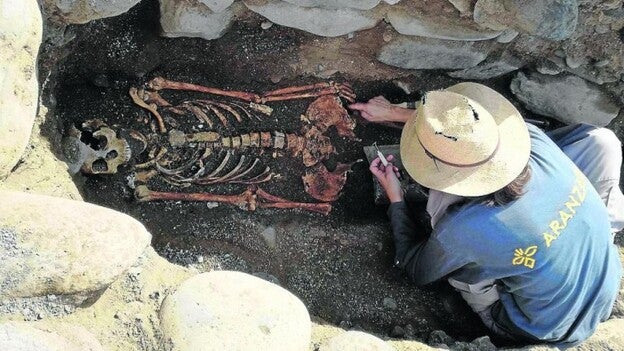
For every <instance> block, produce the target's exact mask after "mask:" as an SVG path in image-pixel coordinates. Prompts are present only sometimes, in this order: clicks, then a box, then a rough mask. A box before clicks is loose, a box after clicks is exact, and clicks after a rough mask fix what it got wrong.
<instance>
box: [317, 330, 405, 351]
mask: <svg viewBox="0 0 624 351" xmlns="http://www.w3.org/2000/svg"><path fill="white" fill-rule="evenodd" d="M359 350H367V351H396V349H395V348H394V347H392V346H391V345H390V344H388V343H386V342H385V341H383V340H381V339H379V338H377V337H375V336H373V335H370V334H367V333H363V332H360V331H348V332H346V333H343V334H340V335H337V336H335V337H333V338H331V339H329V340H328V341H327V342H326V343H325V344H323V345H321V347H320V348H319V351H359Z"/></svg>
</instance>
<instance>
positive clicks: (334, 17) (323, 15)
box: [245, 0, 380, 37]
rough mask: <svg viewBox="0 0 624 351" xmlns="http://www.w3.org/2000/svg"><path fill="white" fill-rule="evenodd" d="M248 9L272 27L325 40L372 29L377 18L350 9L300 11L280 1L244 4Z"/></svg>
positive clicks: (310, 9)
mask: <svg viewBox="0 0 624 351" xmlns="http://www.w3.org/2000/svg"><path fill="white" fill-rule="evenodd" d="M245 5H247V7H248V8H249V9H250V10H252V11H254V12H256V13H258V14H260V15H262V16H264V17H266V18H267V19H268V20H270V21H271V22H273V23H277V24H279V25H282V26H287V27H292V28H297V29H301V30H304V31H306V32H310V33H313V34H316V35H321V36H325V37H337V36H340V35H346V34H349V33H351V32H355V31H359V30H363V29H369V28H372V27H374V26H375V25H376V24H377V22H378V21H379V20H380V18H379V17H378V16H377V15H376V14H374V13H371V12H366V11H361V10H357V9H353V8H340V9H327V8H320V7H303V6H297V5H294V4H291V3H289V2H285V1H280V0H245Z"/></svg>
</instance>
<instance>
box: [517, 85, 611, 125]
mask: <svg viewBox="0 0 624 351" xmlns="http://www.w3.org/2000/svg"><path fill="white" fill-rule="evenodd" d="M511 91H512V92H513V93H514V94H515V95H516V97H517V98H518V99H519V100H520V101H522V103H523V104H524V105H525V106H526V108H527V109H529V110H531V111H533V112H535V113H537V114H540V115H543V116H548V117H553V118H555V119H557V120H559V121H561V122H563V123H566V124H574V123H589V124H593V125H597V126H605V125H607V124H609V122H610V121H611V120H612V119H613V118H615V117H616V116H617V115H618V112H619V109H620V108H619V107H618V105H617V104H616V103H615V102H614V101H613V100H612V99H611V97H610V96H609V95H607V94H606V93H605V92H603V91H602V90H601V89H600V87H599V86H597V85H595V84H593V83H590V82H588V81H585V80H583V79H582V78H579V77H577V76H573V75H559V76H548V75H542V74H539V73H532V74H530V75H528V76H527V75H525V74H523V73H518V75H517V76H516V78H514V79H513V81H512V82H511Z"/></svg>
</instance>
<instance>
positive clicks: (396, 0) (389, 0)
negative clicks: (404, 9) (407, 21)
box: [384, 0, 401, 5]
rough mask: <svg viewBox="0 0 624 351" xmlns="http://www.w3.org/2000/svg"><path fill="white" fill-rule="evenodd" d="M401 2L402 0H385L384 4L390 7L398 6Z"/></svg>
mask: <svg viewBox="0 0 624 351" xmlns="http://www.w3.org/2000/svg"><path fill="white" fill-rule="evenodd" d="M400 1H401V0H384V2H385V3H386V4H389V5H396V4H398V3H399V2H400Z"/></svg>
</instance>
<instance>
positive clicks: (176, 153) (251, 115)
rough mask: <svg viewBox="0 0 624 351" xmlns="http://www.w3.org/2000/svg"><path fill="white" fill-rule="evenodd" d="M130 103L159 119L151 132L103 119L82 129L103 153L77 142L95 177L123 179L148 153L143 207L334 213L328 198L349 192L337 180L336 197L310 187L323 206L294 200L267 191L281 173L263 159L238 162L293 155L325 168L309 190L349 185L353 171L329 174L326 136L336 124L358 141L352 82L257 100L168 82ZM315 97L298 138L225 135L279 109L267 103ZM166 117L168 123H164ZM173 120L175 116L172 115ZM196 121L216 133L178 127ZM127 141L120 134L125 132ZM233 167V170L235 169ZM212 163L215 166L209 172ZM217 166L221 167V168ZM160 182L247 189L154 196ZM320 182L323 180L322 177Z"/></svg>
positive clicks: (139, 180) (135, 93) (142, 176)
mask: <svg viewBox="0 0 624 351" xmlns="http://www.w3.org/2000/svg"><path fill="white" fill-rule="evenodd" d="M162 90H184V91H188V92H197V93H203V94H209V95H215V96H217V98H206V97H202V98H201V99H195V100H188V101H183V102H182V103H179V104H176V105H174V104H172V103H170V102H168V101H167V100H165V99H164V98H163V97H162V96H161V95H160V94H159V92H160V91H162ZM129 94H130V97H131V98H132V100H133V101H134V103H135V104H137V105H138V106H140V107H142V108H143V109H145V110H147V111H149V112H150V114H151V115H152V116H153V117H154V122H155V123H153V124H152V131H153V133H150V134H148V135H143V134H141V133H139V132H137V131H130V132H125V131H121V132H120V133H116V132H115V131H114V130H113V129H111V128H110V127H108V126H107V125H106V124H104V123H103V122H101V121H99V120H91V121H87V122H85V123H84V124H83V126H82V127H83V130H84V131H86V132H90V133H92V137H93V138H94V139H96V140H99V141H100V143H98V144H99V145H97V146H96V147H88V146H86V145H85V144H84V143H76V145H78V148H79V149H80V153H81V160H82V166H81V170H82V171H83V172H84V173H89V174H111V173H116V172H117V170H118V167H119V166H120V165H122V164H126V163H128V162H129V161H130V159H131V158H132V157H133V155H138V154H141V153H143V152H144V151H147V154H148V155H149V156H148V160H147V161H146V162H143V163H140V164H136V165H134V170H135V176H134V183H136V184H138V185H137V186H136V189H135V195H136V197H137V199H138V200H139V201H156V200H178V201H209V202H219V203H228V204H233V205H238V206H240V207H243V208H245V209H247V210H251V211H253V210H255V209H257V208H299V209H303V210H308V211H313V212H319V213H323V214H327V213H329V211H330V210H331V204H330V203H329V201H327V200H329V199H333V200H335V199H337V198H338V196H339V192H340V190H341V189H342V187H343V186H344V181H342V182H340V181H338V182H336V181H331V182H330V183H331V184H335V186H334V188H333V189H329V192H330V193H331V194H332V195H331V196H328V195H327V194H328V193H327V191H328V189H327V187H325V189H323V192H322V193H320V192H316V191H315V189H316V188H315V187H310V186H308V185H306V191H307V192H308V193H309V194H310V195H311V196H312V197H314V198H316V199H318V200H321V201H324V202H321V203H303V202H295V201H290V200H287V199H284V198H281V197H278V196H275V195H272V194H269V193H267V192H266V191H264V190H263V189H261V188H259V186H258V185H259V184H262V183H266V182H269V181H271V180H273V179H275V178H279V177H280V175H279V174H276V173H275V172H273V171H272V170H271V168H270V167H269V166H264V165H262V162H261V160H260V159H259V158H258V157H255V158H254V157H253V156H251V157H249V156H248V155H242V156H240V157H239V158H238V161H236V156H235V154H236V153H237V151H238V150H241V149H255V150H257V151H258V152H273V153H286V154H288V155H290V156H292V157H295V158H298V157H300V158H301V161H302V163H303V164H304V165H305V166H306V167H308V169H312V167H314V169H317V170H319V172H316V174H317V176H315V175H314V174H311V173H310V172H307V173H306V175H305V176H304V180H305V181H306V182H307V183H306V184H310V183H314V184H322V183H324V181H325V180H333V179H343V178H344V180H346V173H347V172H348V171H349V170H350V165H348V166H345V165H340V166H339V167H337V169H336V170H335V171H334V172H329V171H327V169H326V168H325V166H324V165H323V164H322V163H321V161H323V160H326V159H327V158H328V157H329V156H330V155H331V154H333V153H335V149H334V146H333V145H332V144H331V141H330V139H329V138H328V137H327V136H325V135H324V133H325V132H326V131H327V129H328V128H330V127H331V126H335V128H336V130H337V132H338V134H339V135H341V136H344V137H346V138H349V139H351V140H355V135H354V134H353V128H354V127H355V122H354V121H353V120H352V119H351V118H350V117H349V115H348V113H347V111H346V110H345V109H344V107H342V103H341V101H340V98H343V99H345V100H346V101H349V102H352V101H354V98H355V96H354V94H353V91H352V90H351V88H350V86H349V85H347V84H337V83H333V82H329V83H318V84H312V85H307V86H301V87H289V88H284V89H279V90H275V91H271V92H268V93H266V94H262V95H258V94H254V93H249V92H239V91H226V90H221V89H216V88H210V87H204V86H200V85H195V84H189V83H182V82H174V81H170V80H166V79H164V78H160V77H157V78H154V79H152V80H151V81H150V82H148V83H147V84H146V86H145V88H140V89H137V88H131V89H130V91H129ZM305 98H316V100H315V101H313V102H312V103H311V104H310V105H309V106H308V109H307V111H306V113H305V115H303V116H301V119H302V121H304V122H305V123H306V124H305V125H304V127H303V128H302V129H301V131H300V132H299V133H283V132H281V131H276V130H275V131H253V132H248V133H242V134H231V133H229V132H219V131H217V130H216V129H225V130H228V129H229V127H230V123H231V121H233V120H235V121H237V122H238V123H245V121H248V120H253V119H257V120H262V118H264V117H266V116H270V115H271V114H272V112H273V110H272V108H270V107H269V106H267V105H266V103H268V102H273V101H284V100H293V99H305ZM163 116H164V117H163ZM171 116H174V117H171ZM183 116H184V117H186V118H192V119H195V120H196V122H197V123H199V125H207V126H208V128H209V129H210V130H209V131H197V130H194V131H191V132H185V131H182V130H181V128H179V123H178V119H179V118H182V117H183ZM122 132H123V134H125V135H123V136H122V135H118V134H122ZM70 136H72V137H73V138H74V139H75V140H76V139H77V140H79V139H80V138H81V132H80V131H78V130H77V129H73V130H72V131H71V132H70ZM211 156H214V157H213V158H212V159H213V160H214V159H215V157H216V160H217V162H216V163H215V162H214V161H213V162H208V161H207V160H208V159H209V157H211ZM232 162H233V163H234V167H231V166H229V165H231V164H232ZM210 163H213V165H212V166H210ZM215 165H216V166H215ZM156 176H158V177H160V178H161V179H163V180H164V181H165V182H167V183H169V184H172V185H175V186H177V187H181V188H184V187H188V186H191V185H200V186H205V185H212V184H223V183H228V184H245V185H247V186H248V187H247V189H246V190H245V191H243V192H242V193H240V194H237V195H219V194H210V193H186V192H159V191H153V190H150V189H149V188H148V187H147V185H146V183H147V182H148V181H149V180H150V179H151V178H153V177H156ZM315 177H319V178H318V179H317V178H315Z"/></svg>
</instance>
